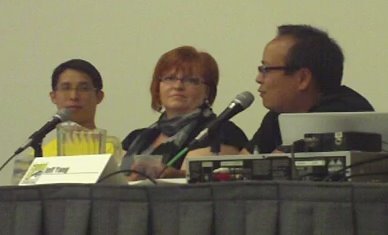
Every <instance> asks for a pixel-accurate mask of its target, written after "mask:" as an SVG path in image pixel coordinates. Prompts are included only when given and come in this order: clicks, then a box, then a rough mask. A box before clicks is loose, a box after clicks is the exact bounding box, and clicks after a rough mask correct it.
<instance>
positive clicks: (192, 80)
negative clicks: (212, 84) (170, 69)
mask: <svg viewBox="0 0 388 235" xmlns="http://www.w3.org/2000/svg"><path fill="white" fill-rule="evenodd" d="M159 81H161V82H163V83H165V84H169V85H172V84H174V83H176V82H177V81H180V82H182V83H183V85H185V86H199V85H200V84H204V83H205V82H204V81H203V80H202V79H201V78H197V77H183V78H177V77H174V76H167V77H162V78H160V79H159Z"/></svg>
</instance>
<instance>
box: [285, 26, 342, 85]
mask: <svg viewBox="0 0 388 235" xmlns="http://www.w3.org/2000/svg"><path fill="white" fill-rule="evenodd" d="M279 36H291V37H292V38H293V39H295V44H294V45H293V46H292V47H291V48H290V50H289V52H288V55H287V57H286V65H287V66H289V67H291V68H308V69H310V71H311V72H312V75H313V78H314V79H315V80H316V81H317V83H318V86H319V87H320V89H321V90H322V91H323V92H325V91H329V90H332V89H335V88H337V87H339V86H340V85H341V82H342V75H343V64H344V55H343V53H342V49H341V47H340V46H339V45H338V44H337V42H336V41H335V40H334V39H332V38H330V37H329V35H328V34H327V33H326V32H324V31H322V30H320V29H317V28H314V27H312V26H310V25H281V26H279V27H278V37H279Z"/></svg>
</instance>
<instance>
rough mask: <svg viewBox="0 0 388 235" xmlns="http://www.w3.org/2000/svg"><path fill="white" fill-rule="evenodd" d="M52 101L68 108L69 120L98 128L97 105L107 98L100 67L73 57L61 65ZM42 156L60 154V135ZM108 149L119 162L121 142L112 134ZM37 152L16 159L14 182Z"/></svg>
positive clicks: (53, 81) (54, 78) (54, 76)
mask: <svg viewBox="0 0 388 235" xmlns="http://www.w3.org/2000/svg"><path fill="white" fill-rule="evenodd" d="M51 87H52V91H51V92H50V98H51V101H52V102H53V103H54V104H55V105H56V106H57V109H58V110H61V109H68V110H69V111H70V113H71V114H70V120H71V121H72V122H75V123H77V124H79V125H81V126H82V127H84V128H87V129H96V124H95V114H96V108H97V105H98V104H99V103H101V101H102V100H103V98H104V92H103V91H102V87H103V85H102V78H101V75H100V73H99V72H98V70H97V69H96V68H95V67H94V66H93V65H92V64H91V63H89V62H87V61H85V60H81V59H72V60H69V61H66V62H64V63H62V64H60V65H58V66H57V67H56V68H55V69H54V71H53V74H52V76H51ZM42 150H43V151H42V152H43V157H50V156H58V153H57V139H56V138H53V139H51V140H50V141H49V142H48V143H47V144H44V146H43V149H42ZM106 152H107V153H112V154H113V155H114V156H115V157H117V158H120V159H117V161H118V162H120V161H121V157H122V153H121V144H120V141H119V140H118V139H117V138H115V137H109V141H107V144H106ZM33 155H34V154H31V155H30V156H20V157H18V158H17V159H16V160H15V167H14V176H13V179H12V181H13V183H17V182H18V181H19V180H20V179H21V177H22V176H23V174H24V172H25V171H26V170H27V168H28V166H29V164H30V163H31V161H32V160H33V157H32V156H33Z"/></svg>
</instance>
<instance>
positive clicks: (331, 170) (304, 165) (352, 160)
mask: <svg viewBox="0 0 388 235" xmlns="http://www.w3.org/2000/svg"><path fill="white" fill-rule="evenodd" d="M293 162H294V164H293ZM187 169H188V171H187V181H188V182H189V183H200V182H218V181H240V180H291V179H293V180H306V181H359V182H388V153H383V152H360V151H332V152H304V153H295V154H294V155H292V154H290V153H287V154H258V155H222V156H207V157H187Z"/></svg>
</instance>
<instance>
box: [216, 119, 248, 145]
mask: <svg viewBox="0 0 388 235" xmlns="http://www.w3.org/2000/svg"><path fill="white" fill-rule="evenodd" d="M247 141H248V138H247V136H246V135H245V133H244V132H243V131H242V130H241V129H240V128H239V127H238V126H237V125H236V124H234V123H233V122H231V121H228V122H225V123H224V124H223V125H222V126H221V129H220V142H221V144H224V145H230V146H234V147H236V148H238V149H239V150H241V149H242V148H243V147H244V146H245V145H246V143H247Z"/></svg>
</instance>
